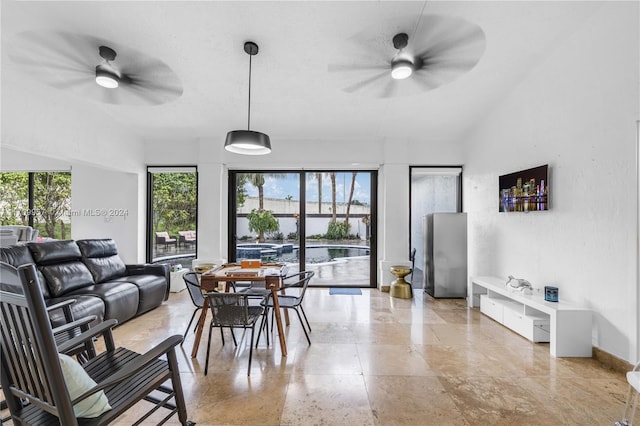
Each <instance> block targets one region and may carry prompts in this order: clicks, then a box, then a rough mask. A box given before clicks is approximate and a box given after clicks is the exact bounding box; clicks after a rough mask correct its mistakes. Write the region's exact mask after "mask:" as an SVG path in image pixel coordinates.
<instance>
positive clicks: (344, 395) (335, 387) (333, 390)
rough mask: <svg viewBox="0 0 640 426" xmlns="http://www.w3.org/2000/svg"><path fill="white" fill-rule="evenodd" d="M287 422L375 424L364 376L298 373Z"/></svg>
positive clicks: (287, 407) (290, 389) (289, 398)
mask: <svg viewBox="0 0 640 426" xmlns="http://www.w3.org/2000/svg"><path fill="white" fill-rule="evenodd" d="M281 424H283V425H296V426H297V425H358V426H360V425H363V426H364V425H374V424H375V422H374V416H373V413H372V411H371V407H370V405H369V400H368V397H367V390H366V387H365V384H364V379H363V377H362V375H314V374H295V375H294V376H293V377H292V379H291V382H290V383H289V386H288V389H287V398H286V402H285V406H284V409H283V411H282V423H281Z"/></svg>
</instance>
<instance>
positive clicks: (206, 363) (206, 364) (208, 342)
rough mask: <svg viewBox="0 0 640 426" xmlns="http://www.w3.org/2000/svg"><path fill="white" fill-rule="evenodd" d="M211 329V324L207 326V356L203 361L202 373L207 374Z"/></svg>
mask: <svg viewBox="0 0 640 426" xmlns="http://www.w3.org/2000/svg"><path fill="white" fill-rule="evenodd" d="M212 330H213V324H211V325H210V326H209V340H208V341H207V358H206V360H205V362H204V375H205V376H206V375H207V372H208V371H209V352H211V331H212Z"/></svg>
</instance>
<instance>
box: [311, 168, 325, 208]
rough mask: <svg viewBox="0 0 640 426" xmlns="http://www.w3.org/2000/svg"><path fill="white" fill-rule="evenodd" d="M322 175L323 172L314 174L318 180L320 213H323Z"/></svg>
mask: <svg viewBox="0 0 640 426" xmlns="http://www.w3.org/2000/svg"><path fill="white" fill-rule="evenodd" d="M322 175H323V173H322V172H318V173H314V174H313V177H315V178H316V179H317V180H318V214H322Z"/></svg>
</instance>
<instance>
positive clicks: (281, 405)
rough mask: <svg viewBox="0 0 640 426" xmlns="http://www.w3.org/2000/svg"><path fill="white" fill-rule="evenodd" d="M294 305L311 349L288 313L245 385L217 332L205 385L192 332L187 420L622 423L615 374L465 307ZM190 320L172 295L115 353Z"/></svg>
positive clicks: (243, 357)
mask: <svg viewBox="0 0 640 426" xmlns="http://www.w3.org/2000/svg"><path fill="white" fill-rule="evenodd" d="M304 306H305V309H306V312H307V314H308V316H309V320H310V322H311V327H312V330H313V331H312V333H311V339H312V345H311V346H309V345H308V344H307V342H306V339H305V337H304V334H303V333H302V330H301V328H300V324H299V323H298V320H297V317H295V315H293V316H292V317H291V325H290V326H289V327H288V329H287V330H286V337H287V343H288V349H289V354H288V356H287V357H282V356H281V352H280V349H279V346H278V345H273V344H272V345H271V346H270V347H267V346H266V344H265V340H264V339H262V340H261V342H260V345H259V347H258V349H257V350H254V356H253V367H252V370H251V376H250V377H247V374H246V369H247V361H248V348H247V347H246V346H244V345H243V344H242V343H241V344H240V349H239V350H237V351H236V350H235V348H234V346H233V344H231V343H230V342H231V340H230V339H227V345H226V346H222V345H221V343H220V335H219V332H218V330H214V333H213V336H212V344H211V351H212V353H211V359H210V366H209V374H208V376H206V377H205V376H204V375H203V369H204V362H205V355H206V334H204V335H203V343H202V344H201V345H200V348H199V352H198V356H197V358H194V359H192V358H191V357H190V353H191V348H192V343H193V340H194V339H193V338H194V335H193V333H192V332H190V333H189V335H188V336H187V339H186V340H185V343H184V347H183V348H182V349H181V350H180V351H179V354H178V355H179V359H180V368H181V377H182V381H183V385H184V388H185V397H186V400H187V406H188V415H189V418H190V419H191V420H193V421H196V422H197V424H198V425H201V426H204V425H207V426H209V425H210V426H214V425H350V426H355V425H358V426H360V425H613V424H614V422H615V421H616V420H619V417H620V416H621V414H622V411H623V406H624V398H625V397H626V390H627V385H626V381H625V379H624V375H623V374H621V373H616V372H613V371H611V370H608V369H606V368H603V367H602V366H601V365H599V363H598V362H597V361H595V360H593V359H580V358H559V359H556V358H552V357H551V356H550V355H549V346H548V344H533V343H531V342H529V341H527V340H525V339H524V338H522V337H520V336H519V335H517V334H515V333H513V332H511V331H510V330H508V329H506V328H504V327H503V326H501V325H499V324H497V323H496V322H494V321H492V320H491V319H489V318H487V317H485V316H483V315H482V314H480V313H479V312H478V311H477V310H476V309H472V310H470V309H468V308H467V307H466V304H465V301H464V300H460V299H457V300H436V299H433V298H431V297H429V296H426V295H424V294H423V293H421V292H419V291H416V292H415V297H414V298H413V299H411V300H403V299H393V298H390V297H389V295H388V293H381V292H379V291H378V290H375V289H364V290H363V294H362V295H359V296H355V295H329V290H328V289H326V288H322V289H321V288H311V289H309V290H308V292H307V296H306V299H305V303H304ZM192 311H193V308H192V304H191V301H190V299H189V295H188V293H187V292H186V291H182V292H180V293H172V294H171V297H170V300H169V302H167V303H165V304H164V305H163V306H161V307H159V308H158V309H155V310H154V311H152V312H150V313H148V314H145V315H144V316H142V317H140V318H137V319H135V320H133V321H130V322H128V323H126V324H123V325H122V326H120V327H118V328H117V329H116V331H115V338H116V343H117V344H119V345H122V346H127V347H129V348H132V349H135V350H138V351H144V350H146V349H148V348H149V347H151V346H152V345H154V344H155V343H157V342H159V341H160V340H162V339H163V338H164V337H165V336H167V335H170V334H182V333H183V332H184V329H185V327H186V324H187V321H188V320H189V318H190V316H191V313H192ZM246 336H247V337H246V338H245V340H244V342H245V343H246V340H247V339H248V336H249V334H248V333H247V335H246ZM276 342H277V337H276ZM132 419H133V417H132V418H129V417H128V416H127V417H126V418H124V419H122V420H121V421H120V422H118V424H119V425H120V424H121V425H129V424H131V423H132ZM170 423H171V424H177V420H176V418H175V417H174V418H172V421H171V422H170Z"/></svg>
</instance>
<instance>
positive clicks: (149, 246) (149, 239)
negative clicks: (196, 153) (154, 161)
mask: <svg viewBox="0 0 640 426" xmlns="http://www.w3.org/2000/svg"><path fill="white" fill-rule="evenodd" d="M154 169H158V170H162V169H167V170H172V169H175V173H179V172H180V171H184V170H185V169H192V170H191V171H190V172H193V173H195V174H196V187H195V192H196V206H195V215H196V232H198V225H199V221H198V220H199V219H198V218H199V217H200V215H199V214H198V213H199V209H198V194H199V193H200V192H199V189H198V186H199V184H200V178H199V176H198V166H197V165H179V166H178V165H167V166H163V165H153V166H152V165H147V221H146V238H145V246H146V262H147V263H152V262H153V247H154V232H153V174H154V173H155V172H154V171H153V170H154ZM195 258H196V259H197V258H198V241H197V240H196V243H195Z"/></svg>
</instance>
